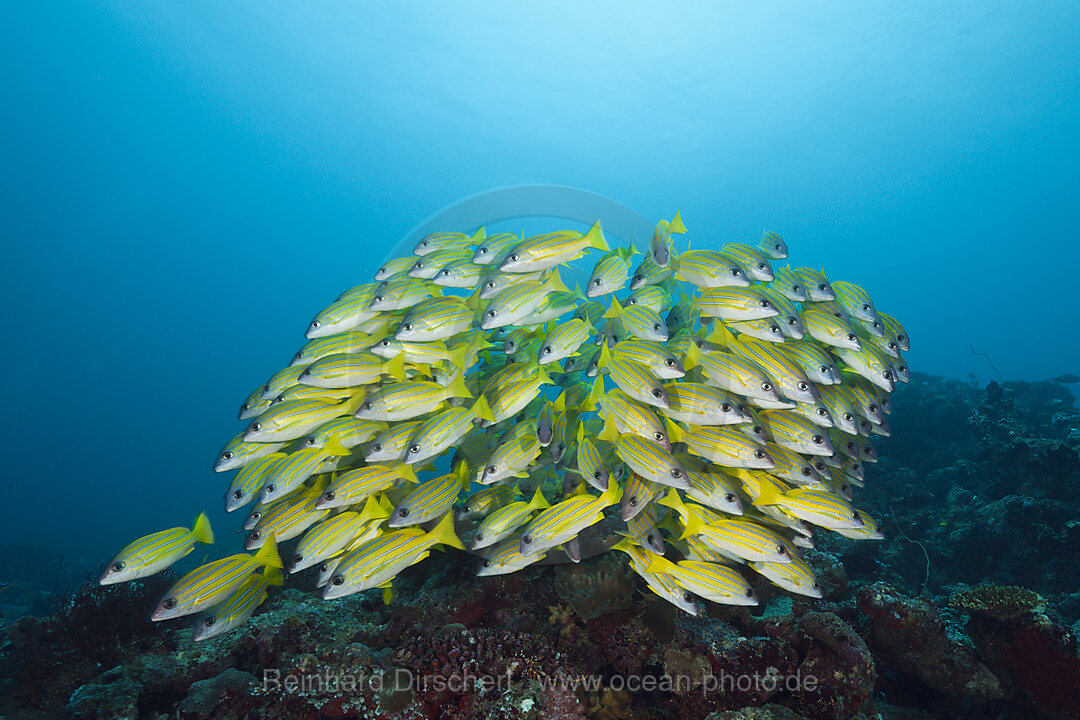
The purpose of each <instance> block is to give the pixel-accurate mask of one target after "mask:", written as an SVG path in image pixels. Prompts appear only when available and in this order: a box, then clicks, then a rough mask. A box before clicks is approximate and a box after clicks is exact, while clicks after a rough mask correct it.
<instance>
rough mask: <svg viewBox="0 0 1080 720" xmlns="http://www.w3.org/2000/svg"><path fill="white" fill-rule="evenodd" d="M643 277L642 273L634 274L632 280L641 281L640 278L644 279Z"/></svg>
mask: <svg viewBox="0 0 1080 720" xmlns="http://www.w3.org/2000/svg"><path fill="white" fill-rule="evenodd" d="M644 279H645V276H644V275H635V276H634V277H633V282H641V281H642V280H644Z"/></svg>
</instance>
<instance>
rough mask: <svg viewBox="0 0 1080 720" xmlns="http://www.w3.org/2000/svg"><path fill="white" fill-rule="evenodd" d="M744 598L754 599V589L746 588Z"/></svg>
mask: <svg viewBox="0 0 1080 720" xmlns="http://www.w3.org/2000/svg"><path fill="white" fill-rule="evenodd" d="M746 597H754V588H746Z"/></svg>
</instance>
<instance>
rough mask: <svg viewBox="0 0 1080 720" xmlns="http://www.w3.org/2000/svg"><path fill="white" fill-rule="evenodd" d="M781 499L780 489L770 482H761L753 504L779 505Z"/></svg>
mask: <svg viewBox="0 0 1080 720" xmlns="http://www.w3.org/2000/svg"><path fill="white" fill-rule="evenodd" d="M782 499H783V493H781V492H780V489H779V488H778V487H776V486H775V485H774V484H772V483H762V484H761V490H760V492H759V493H758V496H757V498H755V499H754V502H753V504H754V505H779V504H780V501H781V500H782Z"/></svg>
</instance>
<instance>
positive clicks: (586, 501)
mask: <svg viewBox="0 0 1080 720" xmlns="http://www.w3.org/2000/svg"><path fill="white" fill-rule="evenodd" d="M621 495H622V488H621V487H620V486H619V484H618V483H610V484H609V485H608V489H607V490H605V491H604V492H603V493H601V494H600V496H599V497H596V496H593V495H589V494H588V493H585V494H582V495H575V496H573V497H570V498H567V499H566V500H563V501H562V502H559V503H556V504H554V505H552V506H551V507H549V508H547V509H545V510H542V511H541V512H540V514H539V515H537V516H536V517H535V518H533V519H532V520H531V521H530V522H529V524H528V525H526V526H525V529H524V530H523V531H522V533H521V541H520V551H521V554H522V555H533V554H536V553H541V552H545V551H547V550H549V549H551V548H553V547H555V546H557V545H562V544H563V543H565V542H567V541H568V540H570V539H571V538H574V537H576V536H577V534H578V533H579V532H581V531H582V530H584V529H585V528H587V527H589V526H590V525H593V524H594V523H597V522H599V521H600V520H601V518H603V516H604V508H607V507H610V506H611V505H615V504H616V503H618V502H619V498H620V497H621Z"/></svg>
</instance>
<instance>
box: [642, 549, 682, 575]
mask: <svg viewBox="0 0 1080 720" xmlns="http://www.w3.org/2000/svg"><path fill="white" fill-rule="evenodd" d="M677 569H678V566H677V565H676V564H675V563H673V562H671V561H670V560H668V559H667V558H666V557H664V556H663V555H654V554H653V553H649V564H648V565H647V566H646V567H645V572H647V573H652V574H654V575H655V574H657V573H667V574H670V573H672V572H673V571H675V570H677Z"/></svg>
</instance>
